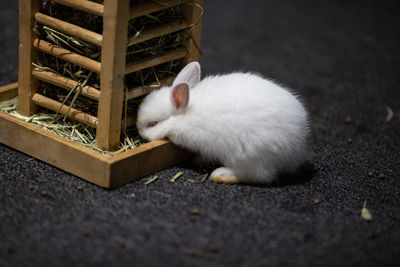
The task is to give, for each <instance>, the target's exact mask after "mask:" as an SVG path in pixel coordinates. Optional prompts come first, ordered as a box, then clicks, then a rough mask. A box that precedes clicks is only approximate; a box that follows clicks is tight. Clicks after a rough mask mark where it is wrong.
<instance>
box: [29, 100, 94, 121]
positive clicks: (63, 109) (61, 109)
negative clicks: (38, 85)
mask: <svg viewBox="0 0 400 267" xmlns="http://www.w3.org/2000/svg"><path fill="white" fill-rule="evenodd" d="M32 100H33V102H35V104H37V105H39V106H42V107H44V108H47V109H50V110H52V111H55V112H57V111H58V113H60V114H63V115H65V114H67V112H68V109H69V113H68V118H71V119H73V120H77V121H79V122H82V123H83V124H86V125H89V126H91V127H94V128H96V127H97V121H98V120H97V118H96V117H95V116H92V115H90V114H87V113H84V112H82V111H80V110H77V109H74V108H71V109H70V108H69V106H67V105H64V104H62V103H60V102H58V101H55V100H53V99H51V98H48V97H45V96H43V95H41V94H38V93H36V94H34V95H33V97H32Z"/></svg>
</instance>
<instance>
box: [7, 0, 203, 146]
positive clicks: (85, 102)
mask: <svg viewBox="0 0 400 267" xmlns="http://www.w3.org/2000/svg"><path fill="white" fill-rule="evenodd" d="M154 1H155V2H157V3H158V4H164V3H163V2H162V1H158V0H157V1H156V0H154ZM94 2H97V3H103V1H101V0H95V1H94ZM132 2H134V3H135V4H138V3H140V2H146V0H132V1H131V3H132ZM200 8H201V7H200ZM43 13H44V14H47V15H49V16H52V17H55V18H57V19H60V20H63V21H65V22H69V23H72V24H74V25H78V26H81V27H84V28H86V29H88V30H91V31H93V32H97V33H99V34H101V33H102V31H103V21H102V18H101V17H98V16H96V15H93V14H89V13H85V12H82V11H79V10H75V9H73V8H70V7H66V6H63V5H61V4H58V3H55V2H52V1H47V2H46V3H45V4H44V6H43ZM183 19H184V18H183V16H182V12H181V10H180V7H179V6H174V7H170V8H168V9H165V10H162V11H159V12H155V13H152V14H149V15H145V16H141V17H138V18H135V19H133V20H131V21H130V22H129V28H128V32H129V33H128V40H133V39H135V38H137V37H139V36H140V34H141V33H142V32H143V31H145V30H149V29H152V28H153V27H157V26H160V25H163V24H166V23H171V22H177V21H179V22H180V21H182V20H183ZM82 23H84V25H82ZM192 26H193V25H189V26H188V27H186V28H185V29H183V30H180V31H177V32H174V33H171V34H168V35H164V36H161V37H158V38H153V39H150V40H147V41H145V42H141V43H138V44H135V45H132V46H129V47H128V48H127V56H126V62H127V63H128V62H133V61H137V60H140V59H144V58H152V57H156V56H158V55H160V54H162V53H165V52H168V51H172V50H175V49H185V48H183V44H184V42H186V41H187V40H188V38H191V35H190V32H191V29H192ZM34 31H35V32H36V33H37V34H38V35H39V36H40V38H41V39H44V40H46V41H48V42H50V43H53V44H56V45H58V46H60V47H63V48H65V49H68V50H70V51H73V52H75V53H77V54H80V55H83V56H86V57H89V58H91V59H94V60H97V61H99V62H100V61H101V48H99V47H97V46H95V45H92V44H89V43H87V42H85V41H82V40H79V39H77V38H75V37H73V36H69V35H66V34H64V33H61V32H59V31H57V30H55V29H52V28H50V27H47V26H44V25H41V24H38V23H36V25H35V28H34ZM33 65H35V66H36V67H38V68H40V69H42V70H47V71H51V72H54V73H57V74H59V75H62V76H65V77H67V78H70V79H72V80H74V81H76V82H77V84H80V83H84V84H86V85H89V86H92V87H94V88H97V89H100V77H99V75H97V74H95V73H92V72H90V71H89V70H86V69H84V68H82V67H79V66H76V65H74V64H71V63H68V62H66V61H63V60H61V59H58V58H56V57H53V56H50V55H48V54H45V53H42V52H39V53H38V59H37V61H36V62H34V63H33ZM182 65H183V60H175V61H172V62H168V63H164V64H161V65H158V66H154V67H151V68H148V69H144V70H141V71H138V72H134V73H131V74H128V75H125V80H124V82H125V85H124V86H125V90H128V89H131V88H135V87H138V86H144V85H146V84H150V83H154V82H155V83H158V84H159V80H161V79H163V78H166V77H168V76H171V75H176V74H177V73H178V72H179V70H180V69H181V68H182V67H183V66H182ZM80 88H82V86H81V87H79V86H77V88H74V90H72V91H70V92H68V91H66V90H64V89H61V88H58V87H56V86H54V85H52V84H49V83H46V82H42V81H39V93H40V94H43V95H44V96H46V97H49V98H52V99H54V100H57V101H59V102H61V103H63V104H65V105H68V106H70V107H71V108H72V107H73V108H75V109H78V110H81V111H83V112H85V113H88V114H91V115H93V116H97V107H98V103H97V101H95V100H92V99H90V98H87V97H85V96H82V95H80V94H79V91H80ZM141 100H142V98H139V99H131V100H129V101H126V100H125V101H124V117H125V118H123V119H126V117H127V116H129V115H132V114H135V113H136V111H137V109H138V106H139V104H140V102H141ZM15 113H16V112H15ZM15 113H12V114H15ZM38 117H39V118H42V119H44V118H46V119H45V120H38V119H37V118H38ZM22 119H24V120H26V119H27V118H22ZM37 121H40V124H38V125H39V126H41V127H43V128H47V129H51V131H53V132H55V133H57V134H59V135H61V136H64V137H67V138H68V139H70V140H73V141H76V142H78V143H80V144H82V145H84V146H88V147H91V148H93V149H95V150H98V151H100V152H101V153H103V154H111V153H110V152H106V151H101V150H99V149H98V148H96V143H95V139H94V138H93V137H94V136H95V129H92V128H91V127H89V126H85V125H83V124H81V123H78V122H75V121H72V120H70V119H67V116H64V115H59V114H57V113H55V114H54V113H49V111H48V110H46V111H41V113H40V114H37V116H35V117H33V118H30V122H33V123H36V122H37ZM55 129H56V130H55ZM60 129H62V131H61V130H60ZM122 133H123V134H122V135H123V136H122V137H121V146H120V148H119V151H124V150H127V149H129V148H133V147H135V146H137V145H139V144H141V143H143V142H146V141H145V140H143V139H141V138H140V136H139V134H138V132H137V129H136V128H135V127H130V128H128V129H123V131H122ZM117 153H118V151H117Z"/></svg>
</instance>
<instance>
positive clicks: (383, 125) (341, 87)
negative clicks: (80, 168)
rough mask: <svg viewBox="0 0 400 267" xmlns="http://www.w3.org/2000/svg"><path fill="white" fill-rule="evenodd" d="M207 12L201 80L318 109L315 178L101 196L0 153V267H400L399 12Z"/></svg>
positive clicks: (286, 5)
mask: <svg viewBox="0 0 400 267" xmlns="http://www.w3.org/2000/svg"><path fill="white" fill-rule="evenodd" d="M16 2H17V1H15V0H2V1H1V2H0V51H1V52H0V55H1V57H0V84H6V83H9V82H12V81H15V80H16V78H17V65H18V61H17V46H18V40H17V38H18V37H17V4H16ZM205 2H206V3H205V14H204V27H203V29H204V34H203V39H202V49H203V52H204V56H203V57H202V65H203V71H204V73H205V74H210V73H221V72H230V71H232V70H253V71H257V72H260V73H262V74H264V75H266V76H268V77H271V78H273V79H275V80H277V81H279V82H281V83H284V84H286V85H288V86H290V87H292V88H293V89H294V90H295V91H297V92H298V93H299V94H300V95H301V96H302V98H303V99H304V101H305V103H307V106H308V108H309V109H310V110H311V109H312V108H313V109H316V110H317V111H316V112H314V113H312V115H311V124H312V128H313V134H312V138H311V140H310V141H311V142H310V143H311V146H312V150H313V151H314V152H315V154H314V155H313V157H312V158H311V159H310V162H311V163H312V164H315V165H316V166H318V168H319V170H318V171H311V172H310V171H308V170H303V171H301V172H299V173H298V174H296V175H294V177H291V180H290V181H289V182H284V183H282V184H278V185H274V186H266V187H258V186H247V185H235V186H225V185H217V184H213V183H211V182H210V181H207V182H205V183H203V184H192V183H190V182H188V180H187V179H188V178H196V179H200V178H201V177H202V175H203V173H202V172H198V171H195V170H192V169H190V168H187V167H184V166H177V167H174V168H171V169H167V170H164V171H161V172H159V173H157V175H159V176H160V180H159V181H156V182H154V183H152V184H149V185H144V182H145V180H138V181H136V182H133V183H131V184H128V185H126V186H123V187H120V188H118V189H116V190H112V191H108V190H104V189H101V188H99V187H97V186H94V185H92V184H89V183H86V182H85V181H83V180H80V179H78V178H76V177H74V176H72V175H70V174H67V173H65V172H63V171H60V170H58V169H56V168H54V167H52V166H49V165H47V164H45V163H43V162H40V161H38V160H29V159H30V157H28V156H26V155H24V154H22V153H20V152H17V151H15V150H13V149H10V148H8V147H6V146H3V145H0V265H1V266H44V265H46V266H94V265H97V266H100V265H101V266H296V265H297V266H400V259H399V256H398V255H400V204H399V196H400V185H399V174H400V166H399V163H400V162H399V158H400V152H399V148H400V146H399V145H400V138H399V133H400V131H399V130H400V123H399V116H398V115H399V114H400V109H399V106H400V105H399V104H400V92H399V84H400V75H399V70H400V68H399V67H400V61H399V60H400V27H399V25H400V5H399V4H398V3H397V1H389V0H388V1H378V0H377V1H342V0H337V1H317V0H313V1H311V0H304V1H289V0H285V1H278V0H275V1H265V0H259V1H239V0H238V1H222V0H221V1H214V0H206V1H205ZM387 106H388V107H391V108H392V109H393V111H394V118H393V120H392V121H391V122H386V121H385V118H386V115H387V110H386V107H387ZM347 116H350V117H351V118H352V122H351V123H350V124H348V123H346V122H345V118H346V117H347ZM348 138H352V143H348ZM309 168H310V167H309ZM181 170H183V171H184V172H185V173H184V175H183V176H182V177H181V178H179V179H178V180H177V182H176V183H170V182H169V178H171V177H172V176H173V175H175V174H176V173H177V172H178V171H181ZM368 172H372V173H373V175H372V176H371V177H369V176H368V175H367V174H368ZM379 174H384V178H378V175H379ZM296 177H297V178H299V179H297V180H296V179H294V178H296ZM289 178H290V177H285V176H284V177H282V180H285V179H289ZM29 185H33V186H34V188H33V189H32V190H31V189H28V186H29ZM78 185H80V186H82V187H83V190H82V191H79V190H77V188H76V187H77V186H78ZM42 190H47V191H48V196H45V197H44V196H42V195H41V191H42ZM315 199H318V200H319V201H320V203H319V204H314V200H315ZM364 201H367V208H368V209H369V210H370V212H371V213H372V215H373V221H372V222H366V221H364V220H363V219H361V217H360V211H361V208H362V206H363V203H364ZM194 208H197V209H198V211H199V214H197V215H193V214H192V209H194Z"/></svg>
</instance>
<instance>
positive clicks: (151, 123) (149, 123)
mask: <svg viewBox="0 0 400 267" xmlns="http://www.w3.org/2000/svg"><path fill="white" fill-rule="evenodd" d="M157 123H158V121H151V122H148V123H147V127H149V128H150V127H154V126H156V125H157Z"/></svg>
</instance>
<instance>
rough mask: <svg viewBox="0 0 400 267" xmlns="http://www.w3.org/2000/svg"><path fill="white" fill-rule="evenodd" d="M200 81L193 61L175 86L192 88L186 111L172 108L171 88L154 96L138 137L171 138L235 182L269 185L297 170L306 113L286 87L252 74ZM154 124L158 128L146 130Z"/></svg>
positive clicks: (303, 147)
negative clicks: (180, 85) (188, 85)
mask: <svg viewBox="0 0 400 267" xmlns="http://www.w3.org/2000/svg"><path fill="white" fill-rule="evenodd" d="M196 75H197V76H198V77H194V76H196ZM199 78H200V65H199V64H198V63H197V62H193V63H190V64H189V65H188V66H187V67H185V68H184V69H183V70H182V71H181V73H180V74H179V75H178V77H177V79H176V80H175V82H174V85H177V84H179V83H187V84H191V87H193V88H191V89H190V90H189V92H190V97H189V104H188V106H187V107H185V108H184V109H180V110H177V109H176V107H175V106H174V105H173V101H172V96H171V94H172V93H171V92H172V89H173V88H172V87H163V88H161V89H160V90H157V91H154V92H152V93H151V94H149V95H148V96H147V97H146V98H145V100H144V102H143V103H142V105H141V106H140V109H139V113H138V122H137V127H138V129H139V133H140V134H141V135H142V136H143V137H144V138H146V139H149V140H155V139H162V138H169V139H170V140H171V141H172V142H173V143H175V144H176V145H178V146H181V147H184V148H186V149H188V150H191V151H193V152H196V153H198V154H200V155H201V157H202V158H204V159H206V160H209V161H215V162H218V163H220V164H222V165H223V166H224V167H225V168H223V171H221V169H220V170H218V169H217V170H216V171H215V172H216V173H214V174H212V175H214V176H215V175H219V176H221V175H222V176H223V175H224V173H227V174H226V175H229V176H231V178H232V176H234V178H235V179H236V182H243V183H270V182H272V181H273V180H274V179H275V178H276V175H277V173H278V172H279V171H285V172H286V171H289V172H291V171H294V170H296V169H297V167H298V166H299V165H300V164H301V163H302V162H303V161H304V160H305V156H306V139H307V135H308V122H307V113H306V111H305V109H304V107H303V106H302V104H301V103H300V101H299V100H298V99H297V98H296V97H295V96H294V95H293V94H291V93H290V92H289V91H288V90H287V89H285V88H282V87H281V86H279V85H277V84H275V83H273V82H271V81H269V80H266V79H264V78H262V77H260V76H258V75H254V74H250V73H232V74H227V75H220V76H210V77H207V78H205V79H203V80H202V81H200V82H199V83H197V82H196V83H197V84H193V81H199ZM189 80H190V83H189ZM151 121H157V122H158V124H157V125H156V126H154V127H147V126H146V125H147V123H148V122H151ZM232 174H234V175H232ZM227 178H229V177H227Z"/></svg>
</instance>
